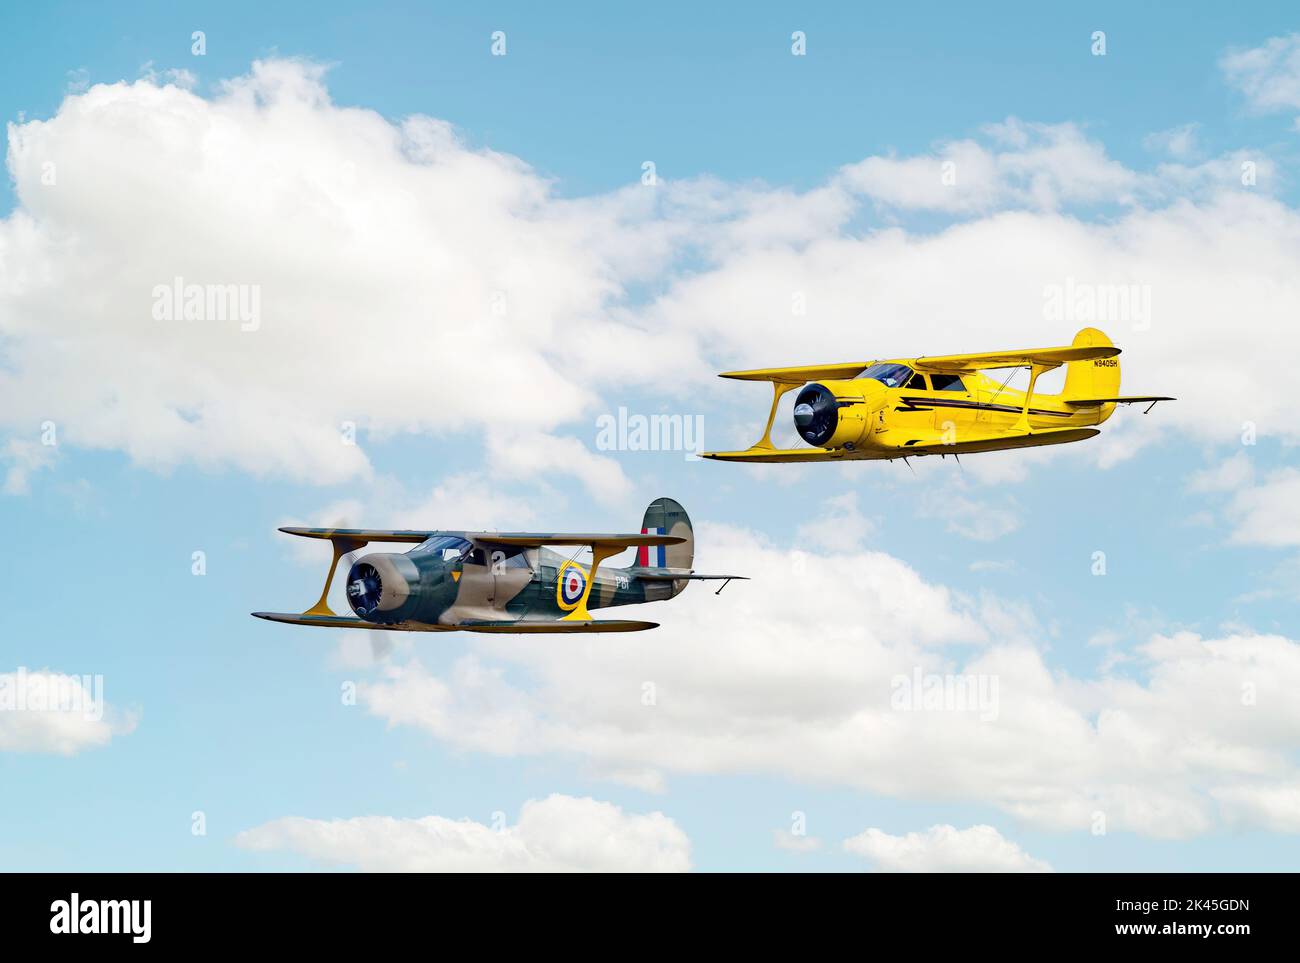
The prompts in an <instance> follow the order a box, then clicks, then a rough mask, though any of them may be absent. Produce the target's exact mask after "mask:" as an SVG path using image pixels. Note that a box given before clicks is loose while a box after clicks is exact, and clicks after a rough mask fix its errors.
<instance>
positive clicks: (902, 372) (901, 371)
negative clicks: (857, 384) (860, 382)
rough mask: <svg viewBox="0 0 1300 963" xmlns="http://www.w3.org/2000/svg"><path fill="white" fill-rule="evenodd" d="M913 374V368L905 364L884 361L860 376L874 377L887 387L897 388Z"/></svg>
mask: <svg viewBox="0 0 1300 963" xmlns="http://www.w3.org/2000/svg"><path fill="white" fill-rule="evenodd" d="M911 376H912V369H911V368H909V367H908V366H907V365H905V364H898V363H897V362H894V361H882V362H879V363H878V364H873V365H872V366H871V367H870V368H868V369H867V370H866V371H864V372H862V374H860V375H858V377H859V378H874V379H875V380H876V381H879V382H880V383H881V384H883V385H885V387H887V388H897V387H899V386H901V385H903V384H905V383H906V382H907V379H908V378H910V377H911Z"/></svg>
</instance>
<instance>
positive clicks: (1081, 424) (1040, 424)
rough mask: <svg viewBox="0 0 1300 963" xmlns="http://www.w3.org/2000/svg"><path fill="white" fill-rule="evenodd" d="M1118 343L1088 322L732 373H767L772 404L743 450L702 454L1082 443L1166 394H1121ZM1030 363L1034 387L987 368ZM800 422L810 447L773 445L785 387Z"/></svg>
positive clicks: (780, 457)
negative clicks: (929, 351)
mask: <svg viewBox="0 0 1300 963" xmlns="http://www.w3.org/2000/svg"><path fill="white" fill-rule="evenodd" d="M1119 351H1120V349H1119V348H1117V347H1115V346H1114V345H1113V344H1111V342H1110V339H1109V338H1107V337H1106V335H1104V334H1102V332H1100V331H1098V330H1097V329H1096V328H1084V329H1083V330H1082V331H1080V332H1079V333H1078V334H1077V335H1075V337H1074V342H1073V343H1072V344H1071V345H1070V346H1069V347H1060V348H1025V349H1020V350H1015V351H989V352H985V353H983V354H950V355H942V356H938V357H929V358H905V359H895V360H892V361H852V362H847V363H844V364H829V365H804V366H802V367H795V368H759V369H756V370H753V371H727V372H724V373H723V374H722V375H721V377H723V378H735V379H737V380H740V381H770V382H771V383H772V388H773V397H772V409H771V411H770V412H769V413H768V416H767V427H766V428H764V430H763V437H762V438H760V439H759V440H758V441H756V442H755V443H754V444H753V445H752V446H750V447H749V448H747V449H746V450H744V451H714V452H706V453H705V454H704V457H705V458H715V459H718V460H719V461H742V462H805V461H839V460H843V461H849V460H855V459H891V458H910V457H916V456H921V455H962V454H966V453H967V452H977V451H1000V450H1002V449H1007V448H1030V447H1034V446H1037V445H1060V444H1064V443H1066V442H1071V441H1082V440H1083V439H1085V438H1091V437H1092V436H1093V435H1096V434H1099V431H1098V429H1097V428H1095V427H1093V426H1094V425H1099V424H1101V423H1102V422H1103V421H1105V420H1106V419H1107V418H1109V417H1110V416H1111V413H1112V412H1114V410H1115V406H1116V405H1126V404H1133V403H1141V404H1146V405H1147V409H1146V410H1147V411H1150V410H1151V408H1153V407H1154V406H1155V405H1156V403H1157V402H1160V401H1173V400H1174V399H1173V398H1169V397H1166V396H1164V395H1128V396H1125V395H1121V394H1119V358H1118V355H1119ZM1061 365H1065V366H1066V372H1065V388H1064V390H1063V391H1062V392H1061V393H1060V394H1057V395H1036V394H1035V393H1034V387H1035V385H1036V384H1037V382H1038V378H1039V375H1041V374H1043V372H1045V371H1051V370H1053V369H1054V368H1059V367H1060V366H1061ZM1006 368H1028V369H1029V386H1028V388H1027V390H1025V391H1020V390H1018V389H1015V388H1009V387H1007V383H1008V382H1009V381H1010V376H1008V377H1007V378H1006V379H1005V380H1003V381H998V380H996V379H994V378H991V377H989V376H988V375H986V374H984V373H983V372H985V371H991V370H996V369H1006ZM795 389H802V390H800V391H799V394H798V395H797V396H796V397H795V405H794V424H795V428H796V429H797V430H798V432H799V436H800V437H801V438H803V440H804V441H806V442H808V444H809V445H811V446H813V447H811V448H777V447H776V446H775V445H773V444H772V422H773V421H774V420H775V418H776V409H777V405H778V404H779V402H780V401H781V398H782V397H783V396H784V395H785V394H787V393H788V392H791V391H794V390H795Z"/></svg>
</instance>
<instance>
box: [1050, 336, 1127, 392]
mask: <svg viewBox="0 0 1300 963" xmlns="http://www.w3.org/2000/svg"><path fill="white" fill-rule="evenodd" d="M1110 344H1111V340H1110V338H1108V337H1106V335H1104V334H1102V333H1101V332H1100V331H1098V330H1097V329H1096V328H1084V329H1083V330H1082V331H1080V332H1079V333H1078V334H1076V335H1075V336H1074V341H1073V342H1072V346H1073V347H1076V348H1095V347H1105V346H1109V345H1110ZM1118 395H1119V358H1096V359H1094V360H1091V361H1071V362H1068V363H1067V364H1066V366H1065V389H1064V390H1063V391H1062V392H1061V400H1062V401H1069V400H1070V399H1071V398H1114V397H1116V396H1118Z"/></svg>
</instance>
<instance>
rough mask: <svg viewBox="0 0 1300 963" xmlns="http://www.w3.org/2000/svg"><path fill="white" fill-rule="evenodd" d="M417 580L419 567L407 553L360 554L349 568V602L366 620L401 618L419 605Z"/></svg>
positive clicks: (399, 619) (408, 614)
mask: <svg viewBox="0 0 1300 963" xmlns="http://www.w3.org/2000/svg"><path fill="white" fill-rule="evenodd" d="M420 581H421V579H420V571H419V569H418V568H416V566H415V563H414V562H412V561H411V559H410V558H409V557H408V556H406V555H396V554H392V553H388V552H382V553H375V554H371V555H363V556H362V557H361V558H359V559H357V560H356V561H355V562H354V563H353V564H352V568H351V569H350V570H349V571H348V582H347V597H348V605H350V606H351V607H352V611H353V612H355V613H356V614H357V615H358V616H360V617H361V618H363V619H365V620H366V621H367V622H401V621H403V620H404V619H407V618H411V617H412V616H413V614H414V612H415V610H416V609H417V608H418V603H419V600H420V596H421V594H422V593H421V591H420Z"/></svg>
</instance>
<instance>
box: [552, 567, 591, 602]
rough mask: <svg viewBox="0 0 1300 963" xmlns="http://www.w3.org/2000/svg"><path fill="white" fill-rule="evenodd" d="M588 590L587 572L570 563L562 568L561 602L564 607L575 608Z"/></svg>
mask: <svg viewBox="0 0 1300 963" xmlns="http://www.w3.org/2000/svg"><path fill="white" fill-rule="evenodd" d="M586 591H587V573H586V572H584V571H583V570H582V569H581V568H580V567H579V566H577V565H574V564H572V563H570V564H569V565H566V566H564V567H563V568H562V569H561V570H560V584H559V602H560V608H562V609H574V608H577V607H578V603H579V602H581V601H582V595H583V593H584V592H586Z"/></svg>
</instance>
